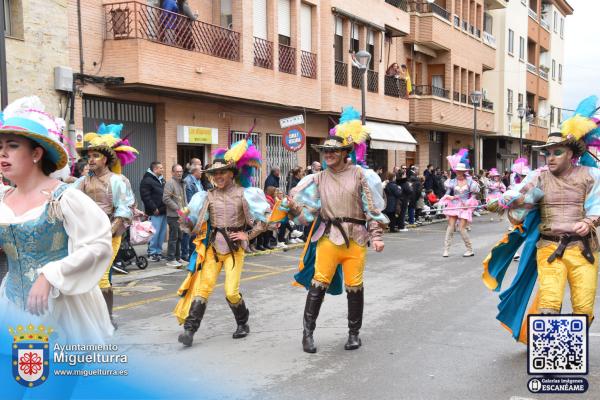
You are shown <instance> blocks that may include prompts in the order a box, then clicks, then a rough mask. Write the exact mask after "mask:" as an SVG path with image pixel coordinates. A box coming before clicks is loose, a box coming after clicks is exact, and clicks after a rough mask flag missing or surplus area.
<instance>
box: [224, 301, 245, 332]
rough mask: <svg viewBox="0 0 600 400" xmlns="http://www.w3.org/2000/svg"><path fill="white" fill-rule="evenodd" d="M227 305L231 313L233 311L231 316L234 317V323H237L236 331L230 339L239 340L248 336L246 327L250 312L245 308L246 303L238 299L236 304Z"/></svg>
mask: <svg viewBox="0 0 600 400" xmlns="http://www.w3.org/2000/svg"><path fill="white" fill-rule="evenodd" d="M227 303H229V307H230V308H231V311H233V316H234V317H235V322H236V323H237V329H236V330H235V332H233V335H232V337H233V338H234V339H240V338H243V337H246V336H248V334H249V333H250V327H249V326H248V317H249V316H250V311H248V308H246V303H245V302H244V299H243V298H242V299H240V301H238V302H237V303H236V304H232V303H230V302H229V300H227Z"/></svg>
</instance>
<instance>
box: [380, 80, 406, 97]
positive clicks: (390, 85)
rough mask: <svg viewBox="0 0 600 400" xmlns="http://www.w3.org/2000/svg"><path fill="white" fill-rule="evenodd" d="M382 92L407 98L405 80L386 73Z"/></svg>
mask: <svg viewBox="0 0 600 400" xmlns="http://www.w3.org/2000/svg"><path fill="white" fill-rule="evenodd" d="M384 78H385V79H384V81H383V84H384V94H385V95H386V96H391V97H399V98H403V99H405V98H407V97H408V93H407V90H406V80H404V79H400V78H396V77H395V76H389V75H386V76H385V77H384Z"/></svg>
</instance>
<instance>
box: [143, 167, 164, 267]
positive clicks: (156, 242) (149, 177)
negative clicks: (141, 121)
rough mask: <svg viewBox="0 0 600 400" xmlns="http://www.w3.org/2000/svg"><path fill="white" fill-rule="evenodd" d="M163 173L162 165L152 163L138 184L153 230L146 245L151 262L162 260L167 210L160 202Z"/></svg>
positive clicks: (161, 201) (162, 188) (162, 189)
mask: <svg viewBox="0 0 600 400" xmlns="http://www.w3.org/2000/svg"><path fill="white" fill-rule="evenodd" d="M163 173H164V167H163V165H162V164H161V163H160V162H159V161H153V162H152V164H150V168H148V170H147V171H146V173H145V174H144V177H143V178H142V182H141V183H140V197H141V198H142V202H143V203H144V210H145V212H146V214H147V215H148V216H149V217H150V222H152V226H153V227H154V230H155V233H154V235H153V236H152V239H151V240H150V242H149V243H148V257H149V258H150V260H151V261H160V259H161V258H162V245H163V243H164V242H165V236H166V234H167V216H166V212H167V209H166V207H165V204H164V203H163V200H162V198H163V191H164V187H165V178H164V177H163Z"/></svg>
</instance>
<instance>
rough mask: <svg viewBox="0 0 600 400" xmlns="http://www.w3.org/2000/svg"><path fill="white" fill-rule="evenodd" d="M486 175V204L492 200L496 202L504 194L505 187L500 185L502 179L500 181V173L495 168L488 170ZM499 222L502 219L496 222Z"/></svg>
mask: <svg viewBox="0 0 600 400" xmlns="http://www.w3.org/2000/svg"><path fill="white" fill-rule="evenodd" d="M488 175H489V179H488V180H487V182H486V185H485V186H486V189H487V195H486V197H485V203H486V204H487V203H489V202H491V201H493V200H497V199H498V198H500V196H502V193H504V192H506V186H504V183H502V179H500V178H501V177H500V172H498V170H497V169H496V168H492V169H490V171H489V173H488ZM490 220H491V221H493V220H494V218H493V217H492V218H490ZM501 220H502V219H499V220H498V221H501Z"/></svg>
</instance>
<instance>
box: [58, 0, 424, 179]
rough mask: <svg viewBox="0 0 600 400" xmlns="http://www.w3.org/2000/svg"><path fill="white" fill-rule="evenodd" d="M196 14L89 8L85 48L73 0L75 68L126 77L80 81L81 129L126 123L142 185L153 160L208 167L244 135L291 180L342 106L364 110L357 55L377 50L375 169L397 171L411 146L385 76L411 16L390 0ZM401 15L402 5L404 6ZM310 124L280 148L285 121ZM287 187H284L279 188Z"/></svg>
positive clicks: (373, 73)
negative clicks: (116, 81) (299, 139)
mask: <svg viewBox="0 0 600 400" xmlns="http://www.w3.org/2000/svg"><path fill="white" fill-rule="evenodd" d="M189 4H190V8H191V10H192V11H193V12H194V13H197V15H198V18H197V20H196V21H192V20H190V19H188V18H187V17H185V16H182V15H175V14H168V13H166V12H165V11H164V10H161V9H160V8H158V7H157V6H158V4H156V3H151V2H144V1H138V2H135V1H128V2H115V3H107V2H102V1H98V0H82V1H81V10H80V11H81V22H82V27H83V29H82V32H81V36H82V43H83V52H80V50H79V39H78V38H79V30H78V17H77V5H76V2H75V1H71V2H70V3H69V45H70V51H69V55H70V64H71V66H72V68H73V70H74V71H76V72H77V71H79V69H80V64H81V63H82V64H83V72H84V73H85V74H88V75H91V76H96V77H98V76H103V77H107V76H111V77H122V78H124V83H123V84H120V85H112V86H111V85H106V84H98V83H93V82H92V83H90V82H89V81H88V82H87V83H86V84H85V85H81V84H79V89H78V96H77V101H76V108H75V110H76V117H75V124H76V128H77V129H82V130H83V131H89V130H92V129H95V127H96V126H97V124H98V123H99V122H100V121H108V122H111V121H122V122H123V123H124V124H125V133H126V134H127V133H129V134H130V141H131V142H132V144H133V145H134V146H136V147H137V148H139V149H143V154H141V157H140V160H139V161H138V162H136V163H135V164H134V165H132V166H130V167H128V168H126V171H125V172H126V173H127V174H128V175H129V177H130V179H131V182H132V183H133V184H134V185H136V184H137V182H139V180H140V179H141V176H142V174H143V172H144V170H145V169H146V168H147V167H148V165H149V163H150V161H152V160H154V159H158V160H161V161H163V162H164V163H165V165H166V166H167V169H169V167H170V166H171V165H172V164H174V163H175V162H179V163H184V162H187V161H188V160H189V159H190V158H191V157H192V156H196V157H199V158H201V159H202V160H203V161H204V163H207V162H210V160H211V155H210V153H211V151H212V150H214V149H215V148H218V147H220V146H227V145H228V144H229V143H231V141H235V140H237V139H239V138H240V137H243V135H244V134H245V132H247V131H248V130H249V129H250V127H251V126H252V125H253V124H254V121H256V124H255V128H254V133H253V139H254V142H255V143H256V144H257V145H258V146H259V148H260V150H261V152H262V154H263V158H264V160H265V162H264V163H263V168H262V171H261V174H262V179H261V180H260V182H261V183H262V180H263V179H264V177H265V176H266V174H268V170H269V169H270V168H271V167H273V166H279V167H281V168H282V170H283V174H282V175H285V173H286V172H287V171H288V170H289V169H291V168H293V167H294V166H296V165H301V166H305V165H307V164H308V163H310V162H311V161H314V160H317V159H318V154H317V153H315V152H314V151H311V148H310V144H313V143H318V142H320V141H322V140H323V138H325V137H326V135H327V134H328V131H329V128H331V127H332V125H333V124H334V123H335V121H336V120H337V118H338V116H339V113H340V111H341V109H342V107H343V106H346V105H353V106H354V107H356V108H357V109H359V110H360V104H361V91H360V70H358V69H357V68H355V67H352V54H351V50H355V51H357V50H359V49H367V50H368V51H370V52H371V53H372V54H373V57H372V60H371V63H370V64H369V66H368V71H367V72H366V74H367V78H368V85H367V89H368V90H367V95H366V104H367V106H366V109H367V119H368V123H369V124H371V123H374V124H376V125H375V126H376V127H377V128H378V129H374V131H377V134H376V135H375V137H374V138H373V141H372V142H371V151H370V157H371V159H370V162H371V164H372V165H377V166H381V167H383V168H384V169H388V168H389V169H391V168H392V167H393V165H394V164H396V163H398V164H399V163H401V162H404V161H405V157H406V151H405V150H412V151H413V152H414V150H415V148H416V147H415V144H414V143H413V142H412V140H413V139H412V137H411V136H410V134H408V132H407V131H406V128H404V127H403V125H405V124H406V123H408V117H409V100H408V96H407V93H406V90H405V85H404V82H405V81H404V80H402V81H400V80H399V79H396V78H386V76H385V71H386V69H387V66H388V65H389V64H390V63H393V62H404V61H403V60H405V59H406V57H407V55H406V54H405V47H404V45H403V42H402V38H403V37H405V36H406V35H408V33H409V29H410V18H409V14H408V13H407V11H405V9H406V3H405V2H402V1H393V0H387V1H384V0H373V1H369V2H365V1H359V0H356V1H347V0H345V1H341V0H323V1H316V0H312V1H300V0H240V1H235V0H214V1H209V0H190V1H189ZM403 8H404V9H403ZM298 114H302V115H303V116H304V120H305V125H304V129H305V131H306V134H307V140H306V145H305V146H304V148H302V149H301V150H300V151H299V152H297V153H291V152H289V151H287V150H285V149H284V148H283V146H282V143H281V140H282V133H283V130H282V129H281V128H280V126H279V119H281V118H284V117H289V116H293V115H298ZM282 184H283V183H282Z"/></svg>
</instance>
